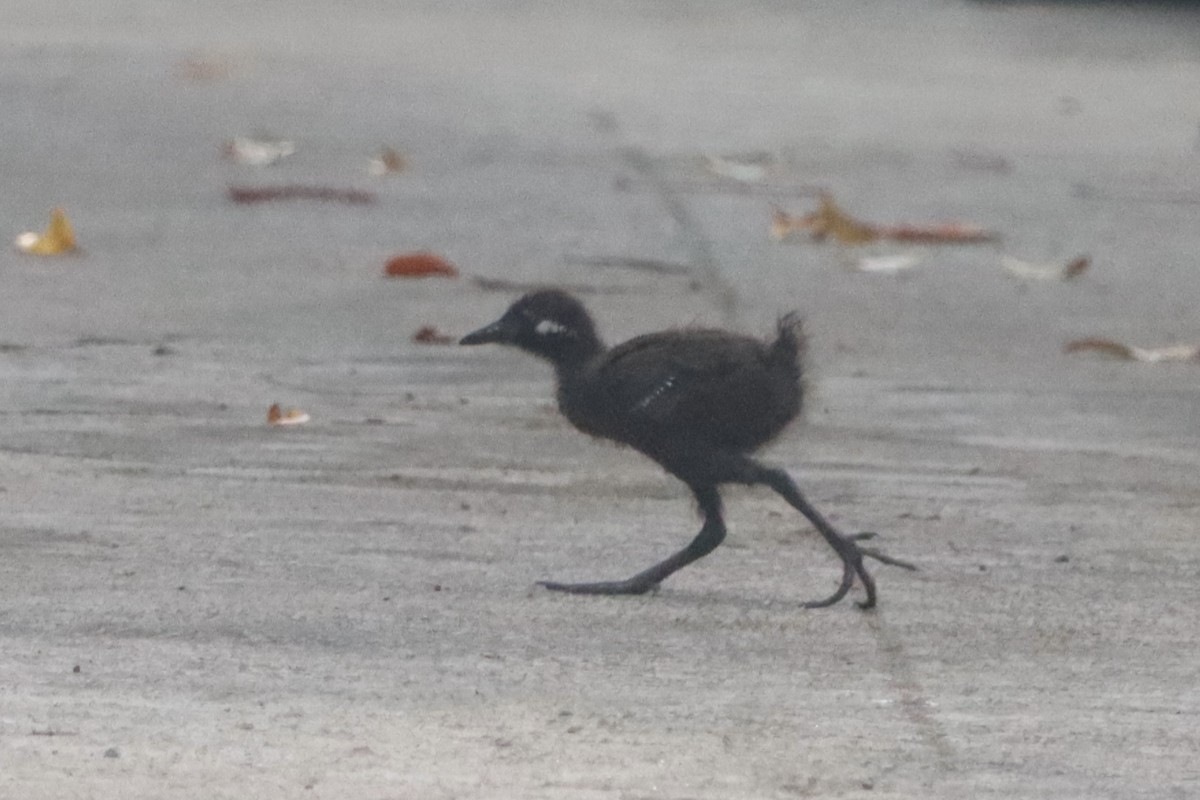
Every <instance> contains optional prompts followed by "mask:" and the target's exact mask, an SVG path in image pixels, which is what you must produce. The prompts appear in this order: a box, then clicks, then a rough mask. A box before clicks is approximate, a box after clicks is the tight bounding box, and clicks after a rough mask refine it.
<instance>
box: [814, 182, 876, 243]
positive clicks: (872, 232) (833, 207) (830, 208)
mask: <svg viewBox="0 0 1200 800" xmlns="http://www.w3.org/2000/svg"><path fill="white" fill-rule="evenodd" d="M817 215H818V218H819V219H820V221H821V223H823V225H822V226H821V227H822V228H823V230H821V233H822V234H828V235H830V236H832V237H833V238H834V239H837V240H838V241H839V242H841V243H842V244H865V243H866V242H873V241H875V240H876V239H878V238H879V231H877V230H876V229H875V228H874V227H872V226H870V225H867V224H866V223H863V222H859V221H858V220H856V219H854V218H853V217H851V216H850V215H848V214H847V213H846V212H844V211H842V210H841V209H840V208H838V206H837V204H836V203H834V202H833V197H832V196H831V195H828V194H823V195H821V210H820V211H818V212H817ZM814 233H816V229H814Z"/></svg>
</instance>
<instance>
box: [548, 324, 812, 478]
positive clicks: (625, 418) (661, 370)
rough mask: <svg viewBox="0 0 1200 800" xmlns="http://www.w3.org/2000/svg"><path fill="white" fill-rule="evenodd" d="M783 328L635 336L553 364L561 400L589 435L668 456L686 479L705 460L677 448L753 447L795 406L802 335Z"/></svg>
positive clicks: (782, 422)
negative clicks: (753, 333) (761, 332)
mask: <svg viewBox="0 0 1200 800" xmlns="http://www.w3.org/2000/svg"><path fill="white" fill-rule="evenodd" d="M789 325H790V323H789ZM784 335H785V337H786V338H785V339H783V342H784V343H783V344H780V342H778V341H777V342H776V343H774V344H772V345H766V344H764V343H763V342H761V341H759V340H757V339H752V338H750V337H748V336H739V335H736V334H732V333H729V332H727V331H718V330H679V331H666V332H663V333H652V334H647V335H645V336H639V337H637V338H635V339H630V340H629V341H627V342H625V343H623V344H620V345H618V346H616V347H614V348H612V349H610V350H602V351H600V352H599V353H598V354H596V355H594V356H593V357H591V358H589V359H586V360H585V361H583V362H582V363H569V362H568V363H566V364H558V365H556V372H557V376H558V391H557V396H558V405H559V408H560V409H561V410H562V413H563V415H564V416H565V417H566V418H567V419H568V420H570V422H571V423H572V424H573V425H575V427H577V428H579V429H580V430H581V431H583V432H584V433H588V434H591V435H593V436H598V437H602V438H605V439H611V440H613V441H616V442H620V443H622V444H627V445H629V446H631V447H633V448H635V449H637V450H638V451H640V452H642V453H645V454H646V455H647V456H649V457H651V458H653V459H655V460H656V461H659V462H660V463H661V462H662V461H664V460H666V461H668V462H670V463H671V466H673V467H674V469H670V467H669V469H670V471H672V472H675V473H676V474H678V476H679V477H680V478H681V479H683V480H684V481H685V482H687V478H686V476H685V474H679V470H683V471H684V472H685V473H690V472H694V471H696V468H703V466H704V464H703V463H699V464H696V465H695V467H693V468H690V469H689V468H688V465H687V463H686V462H687V461H688V459H686V458H683V457H674V458H673V457H672V456H673V455H675V454H676V453H678V454H679V455H680V456H682V455H683V454H684V451H687V452H690V451H705V450H709V449H716V450H722V451H729V452H734V453H750V452H753V451H754V450H756V449H758V448H759V447H761V446H763V445H764V444H766V443H767V442H769V441H771V440H772V439H774V438H775V437H776V436H778V435H779V433H780V432H781V431H783V429H784V428H785V427H787V425H788V423H789V422H791V421H792V420H793V419H795V417H796V416H797V414H799V412H800V406H801V400H802V391H801V383H800V366H799V363H798V361H797V352H798V347H799V344H800V339H799V333H798V331H796V330H794V329H792V328H787V329H785V334H784ZM664 466H667V464H664Z"/></svg>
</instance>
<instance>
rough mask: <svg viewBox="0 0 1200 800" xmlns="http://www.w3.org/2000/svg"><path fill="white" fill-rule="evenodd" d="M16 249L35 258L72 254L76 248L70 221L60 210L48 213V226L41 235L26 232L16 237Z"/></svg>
mask: <svg viewBox="0 0 1200 800" xmlns="http://www.w3.org/2000/svg"><path fill="white" fill-rule="evenodd" d="M17 247H18V248H20V250H21V251H22V252H25V253H30V254H31V255H35V256H57V255H62V254H63V253H73V252H75V251H76V250H77V249H78V247H77V246H76V244H75V232H74V231H73V230H72V229H71V221H70V220H69V219H67V213H66V212H65V211H63V210H62V209H61V208H56V209H54V210H53V211H51V212H50V225H49V226H48V227H47V228H46V232H45V233H43V234H40V235H39V234H37V233H34V232H33V231H27V232H25V233H22V234H21V235H20V236H18V237H17Z"/></svg>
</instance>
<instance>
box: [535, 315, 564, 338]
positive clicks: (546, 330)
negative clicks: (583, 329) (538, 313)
mask: <svg viewBox="0 0 1200 800" xmlns="http://www.w3.org/2000/svg"><path fill="white" fill-rule="evenodd" d="M566 329H567V326H566V325H563V324H561V323H558V322H555V321H554V320H552V319H544V320H541V321H540V322H538V324H537V325H535V326H534V327H533V332H534V333H536V334H537V335H538V336H548V335H550V334H552V333H562V332H564V331H565V330H566Z"/></svg>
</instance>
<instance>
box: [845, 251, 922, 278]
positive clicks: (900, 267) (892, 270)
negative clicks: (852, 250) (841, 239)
mask: <svg viewBox="0 0 1200 800" xmlns="http://www.w3.org/2000/svg"><path fill="white" fill-rule="evenodd" d="M922 260H923V259H922V258H921V256H919V255H916V254H915V253H898V254H896V255H891V256H863V257H862V258H857V259H855V260H854V262H853V268H854V269H856V270H858V271H859V272H876V273H882V274H888V275H895V274H896V273H897V272H903V271H904V270H906V269H912V268H913V267H915V266H917V265H918V264H920V263H921V261H922Z"/></svg>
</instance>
